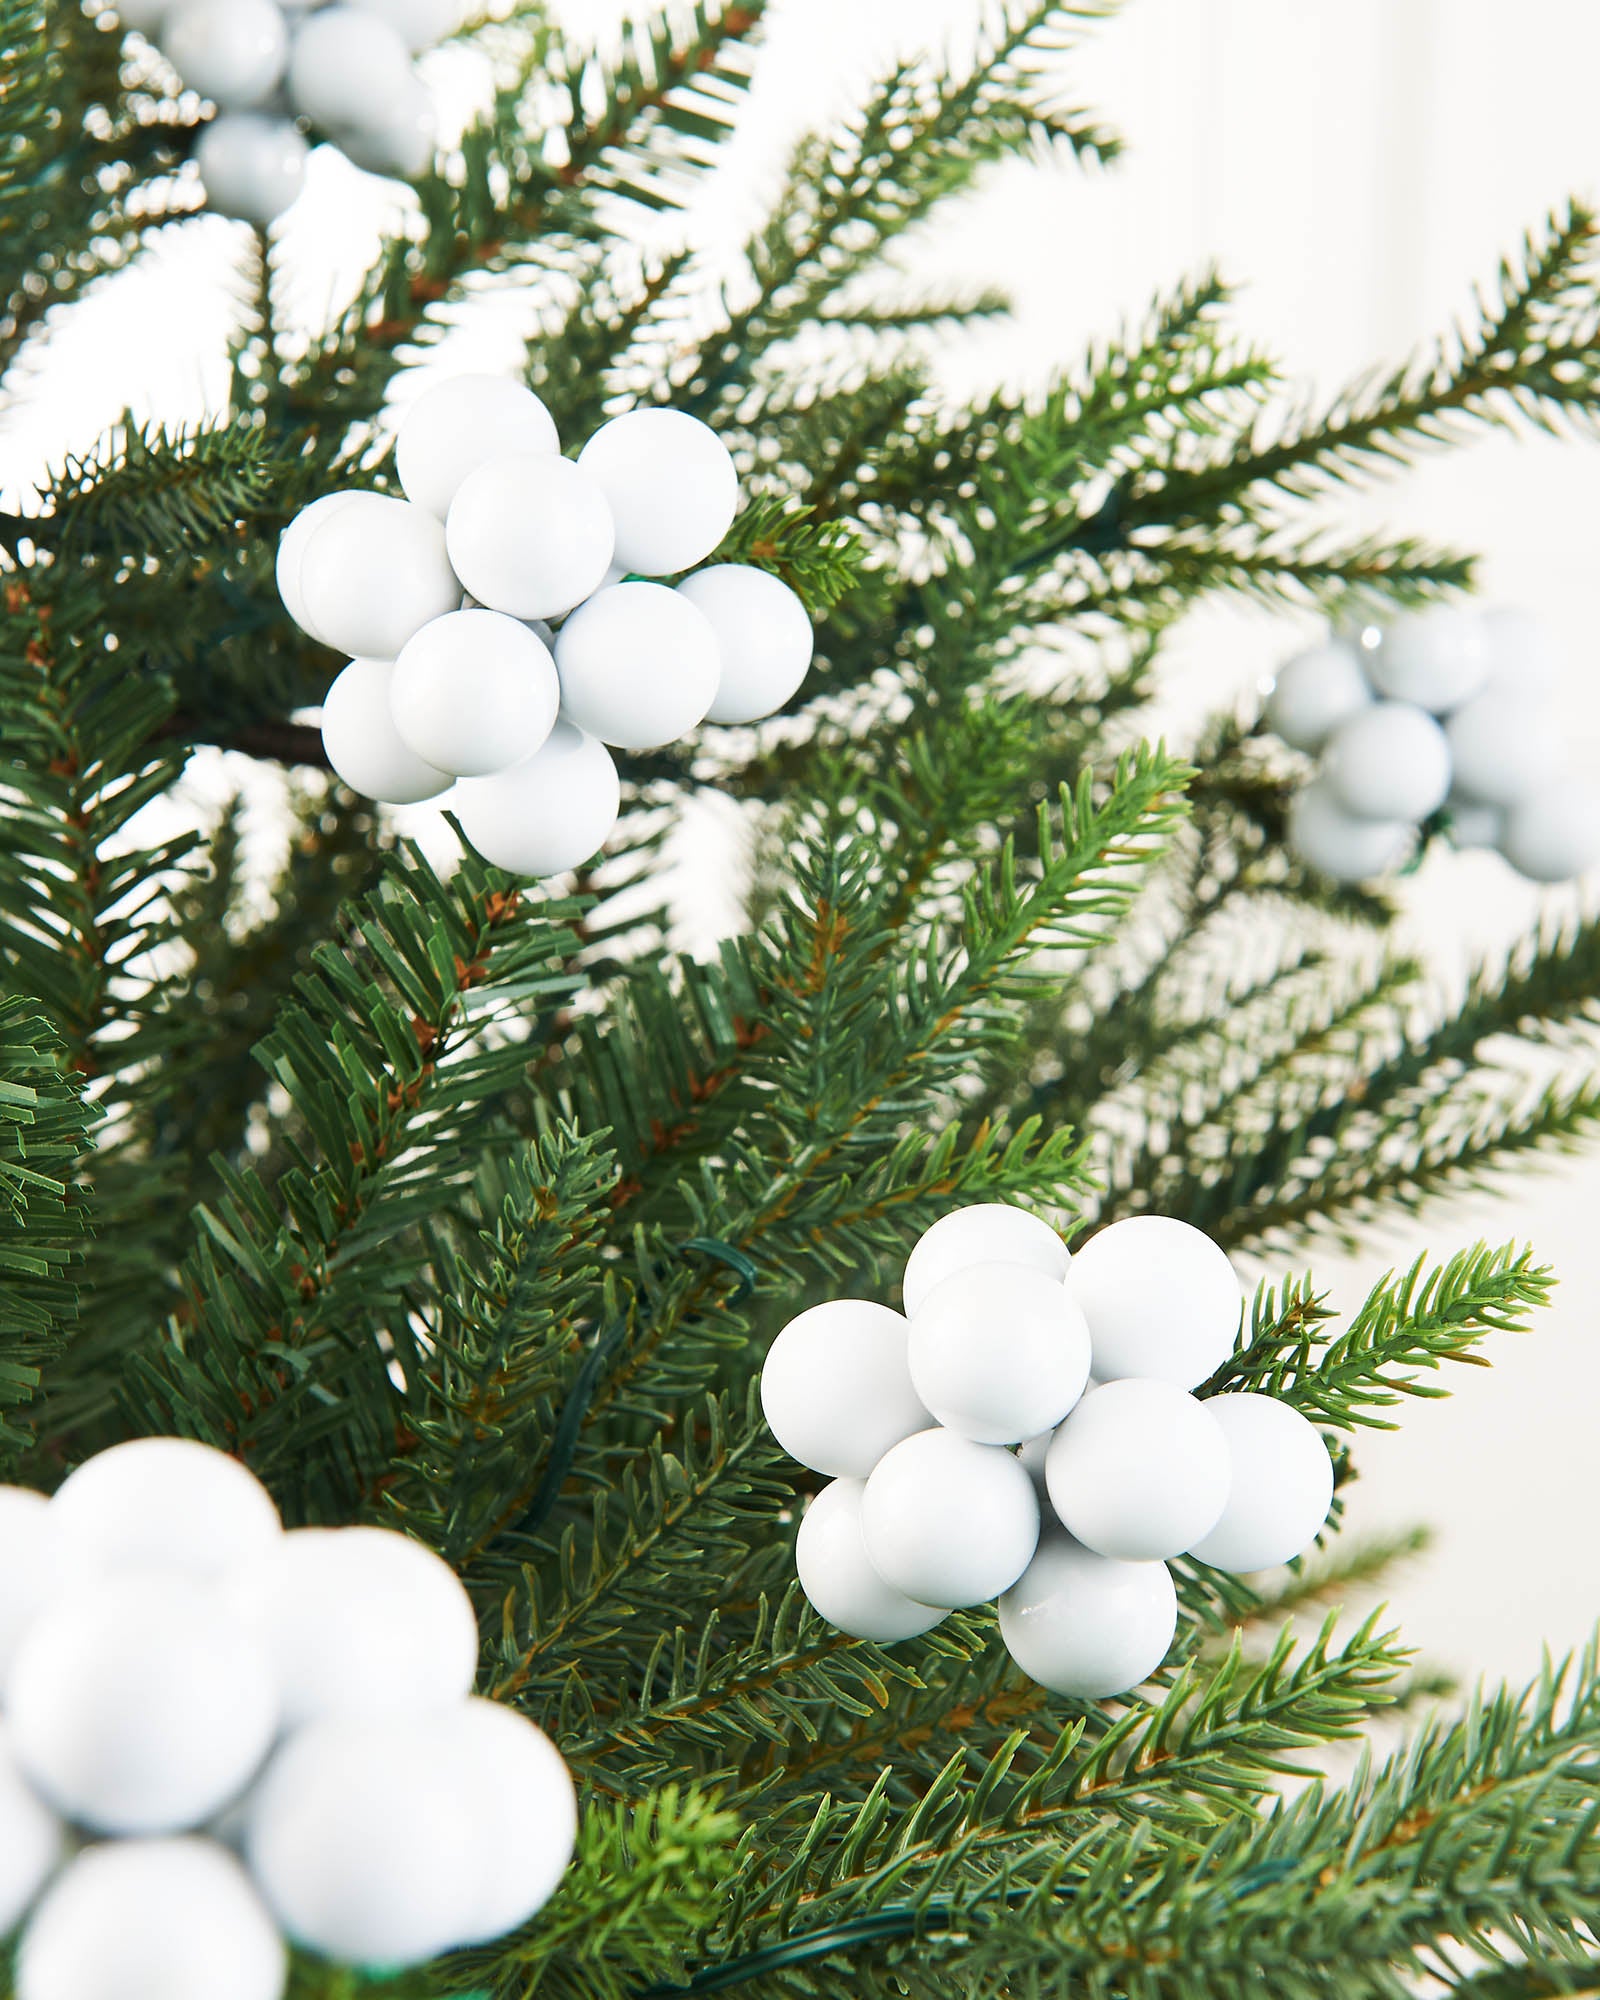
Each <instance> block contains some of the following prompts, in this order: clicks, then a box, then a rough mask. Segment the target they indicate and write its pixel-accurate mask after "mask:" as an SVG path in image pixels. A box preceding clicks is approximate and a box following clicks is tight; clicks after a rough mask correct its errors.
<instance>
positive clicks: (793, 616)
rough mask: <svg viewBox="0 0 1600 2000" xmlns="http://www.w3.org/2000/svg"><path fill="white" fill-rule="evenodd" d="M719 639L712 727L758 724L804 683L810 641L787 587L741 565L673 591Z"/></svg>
mask: <svg viewBox="0 0 1600 2000" xmlns="http://www.w3.org/2000/svg"><path fill="white" fill-rule="evenodd" d="M678 589H679V592H680V593H681V594H682V595H683V596H684V597H687V598H688V600H689V602H690V603H691V604H692V605H693V606H694V607H695V609H696V610H697V611H700V612H702V613H704V615H705V616H706V617H707V618H708V619H709V620H710V621H711V629H712V631H714V632H715V633H716V635H717V653H718V658H719V659H720V661H721V673H720V677H719V679H718V681H717V693H716V699H715V700H714V701H713V702H712V704H711V707H710V709H709V710H708V711H707V720H708V721H711V722H724V723H735V722H759V721H760V719H761V718H762V717H763V716H765V715H776V714H777V712H778V710H779V709H780V708H782V707H783V705H784V703H785V702H786V701H787V700H788V699H789V697H790V696H791V695H792V694H794V693H796V692H797V691H798V689H799V687H800V685H801V683H802V682H803V681H804V680H805V677H806V673H807V670H808V669H809V667H810V665H811V654H812V650H813V647H814V645H815V636H814V634H813V632H812V630H811V619H810V616H809V615H808V613H807V611H806V607H805V606H804V604H802V603H801V601H800V599H799V597H798V596H796V594H795V593H794V591H792V590H791V589H790V588H789V586H788V585H787V584H786V583H784V582H782V581H781V580H780V579H779V578H778V577H775V576H771V575H769V574H768V573H767V571H766V570H764V569H754V568H752V567H751V566H750V565H749V564H747V563H713V564H712V565H711V567H710V568H709V569H699V570H696V571H695V573H694V575H693V576H686V577H685V578H684V580H683V582H682V583H680V584H679V585H678Z"/></svg>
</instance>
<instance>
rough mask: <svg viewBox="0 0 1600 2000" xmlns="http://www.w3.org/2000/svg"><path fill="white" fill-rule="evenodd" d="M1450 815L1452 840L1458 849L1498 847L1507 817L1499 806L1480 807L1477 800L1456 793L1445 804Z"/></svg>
mask: <svg viewBox="0 0 1600 2000" xmlns="http://www.w3.org/2000/svg"><path fill="white" fill-rule="evenodd" d="M1444 805H1445V811H1446V812H1447V813H1449V815H1450V838H1451V840H1452V841H1453V842H1454V844H1455V845H1456V846H1457V847H1463V848H1465V847H1498V846H1499V845H1500V840H1501V837H1502V835H1503V834H1504V832H1505V824H1506V816H1505V814H1504V813H1503V812H1502V811H1501V810H1500V808H1499V807H1498V806H1480V805H1479V804H1478V802H1477V800H1476V799H1464V798H1458V797H1457V796H1456V795H1455V794H1454V793H1452V794H1451V795H1450V797H1449V798H1447V799H1446V800H1445V802H1444Z"/></svg>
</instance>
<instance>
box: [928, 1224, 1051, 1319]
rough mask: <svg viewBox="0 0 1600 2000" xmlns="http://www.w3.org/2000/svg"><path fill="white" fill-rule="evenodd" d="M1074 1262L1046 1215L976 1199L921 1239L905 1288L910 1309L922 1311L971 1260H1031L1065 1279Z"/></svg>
mask: <svg viewBox="0 0 1600 2000" xmlns="http://www.w3.org/2000/svg"><path fill="white" fill-rule="evenodd" d="M1070 1261H1071V1260H1070V1258H1069V1256H1068V1253H1067V1246H1066V1244H1065V1243H1063V1242H1062V1240H1061V1238H1060V1237H1059V1236H1058V1235H1057V1233H1056V1232H1055V1230H1053V1229H1052V1228H1051V1227H1050V1225H1049V1223H1048V1222H1046V1221H1045V1220H1044V1218H1043V1217H1042V1216H1038V1215H1032V1214H1030V1213H1029V1212H1028V1210H1027V1209H1025V1208H1013V1207H1012V1206H1011V1204H1010V1203H1009V1202H1003V1201H978V1202H972V1203H970V1204H969V1205H968V1206H967V1207H965V1208H953V1209H952V1210H951V1211H950V1213H949V1214H948V1215H942V1216H940V1218H939V1220H938V1221H937V1222H936V1223H934V1224H933V1226H932V1227H931V1228H929V1229H925V1230H924V1231H923V1232H922V1234H921V1235H920V1236H919V1237H918V1238H917V1241H916V1247H915V1248H914V1249H913V1250H912V1252H911V1255H910V1256H909V1257H908V1258H907V1259H906V1275H905V1280H904V1283H903V1285H902V1288H901V1289H902V1292H903V1295H904V1298H905V1305H906V1312H907V1314H908V1315H909V1314H911V1313H914V1312H916V1311H917V1309H918V1308H919V1307H920V1306H921V1305H922V1303H923V1301H924V1300H925V1299H926V1298H927V1296H928V1294H929V1293H930V1292H931V1291H932V1290H933V1288H934V1286H935V1285H938V1284H942V1283H943V1282H944V1280H945V1279H946V1278H948V1277H951V1276H953V1275H954V1273H955V1272H957V1271H960V1270H964V1269H965V1268H966V1267H967V1266H968V1265H969V1264H1028V1265H1031V1266H1032V1267H1033V1269H1034V1270H1037V1271H1043V1272H1044V1273H1045V1274H1046V1275H1047V1276H1048V1277H1052V1278H1058V1279H1059V1278H1065V1276H1066V1275H1067V1265H1068V1263H1069V1262H1070Z"/></svg>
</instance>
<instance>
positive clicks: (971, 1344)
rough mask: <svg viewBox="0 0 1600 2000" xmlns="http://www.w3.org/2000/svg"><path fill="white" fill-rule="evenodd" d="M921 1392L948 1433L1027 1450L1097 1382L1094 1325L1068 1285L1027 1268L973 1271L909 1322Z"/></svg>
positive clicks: (978, 1267)
mask: <svg viewBox="0 0 1600 2000" xmlns="http://www.w3.org/2000/svg"><path fill="white" fill-rule="evenodd" d="M907 1354H908V1358H909V1360H910V1364H911V1380H912V1382H913V1383H914V1384H915V1385H916V1391H917V1394H918V1395H919V1396H920V1397H921V1398H922V1400H923V1402H924V1403H926V1405H927V1406H928V1408H929V1409H930V1410H931V1411H932V1412H933V1415H934V1416H935V1418H937V1420H938V1421H939V1422H940V1423H941V1424H944V1425H945V1426H946V1427H947V1428H948V1429H950V1430H953V1431H958V1432H959V1433H960V1434H961V1436H962V1437H967V1438H972V1439H974V1440H975V1441H976V1442H977V1443H979V1444H1020V1443H1021V1442H1022V1440H1023V1439H1024V1438H1028V1437H1033V1436H1034V1435H1035V1434H1036V1433H1037V1432H1039V1431H1042V1430H1048V1429H1050V1428H1051V1427H1052V1426H1054V1425H1056V1424H1058V1423H1060V1421H1061V1419H1062V1418H1063V1417H1064V1416H1065V1415H1066V1414H1067V1412H1068V1411H1069V1410H1070V1409H1071V1408H1072V1406H1073V1405H1074V1404H1075V1403H1076V1402H1077V1400H1078V1398H1079V1397H1080V1396H1081V1395H1082V1394H1083V1390H1084V1384H1085V1383H1086V1382H1087V1381H1088V1379H1089V1324H1088V1321H1087V1320H1086V1319H1085V1318H1084V1316H1083V1311H1082V1308H1081V1307H1080V1306H1079V1305H1078V1302H1077V1300H1076V1299H1075V1298H1073V1296H1072V1294H1071V1292H1070V1291H1069V1290H1068V1288H1067V1286H1066V1285H1064V1284H1063V1283H1062V1281H1061V1280H1060V1279H1059V1278H1057V1277H1054V1276H1052V1274H1051V1273H1050V1272H1048V1271H1040V1270H1036V1269H1034V1268H1033V1267H1032V1266H1031V1265H1028V1264H969V1265H967V1266H966V1267H965V1268H964V1269H962V1270H959V1271H955V1272H952V1273H951V1275H950V1276H949V1277H948V1278H946V1279H944V1280H943V1282H942V1283H940V1284H938V1285H935V1286H934V1288H933V1290H932V1291H931V1292H930V1293H929V1294H928V1296H927V1298H925V1299H924V1300H923V1302H922V1304H921V1305H920V1306H919V1307H918V1308H917V1310H916V1312H915V1314H914V1315H913V1316H912V1320H911V1338H910V1342H909V1345H908V1348H907Z"/></svg>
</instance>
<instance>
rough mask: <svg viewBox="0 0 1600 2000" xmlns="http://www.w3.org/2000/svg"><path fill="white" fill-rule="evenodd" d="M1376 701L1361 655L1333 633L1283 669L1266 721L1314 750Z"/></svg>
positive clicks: (1299, 747) (1287, 740)
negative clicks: (1321, 643) (1373, 699)
mask: <svg viewBox="0 0 1600 2000" xmlns="http://www.w3.org/2000/svg"><path fill="white" fill-rule="evenodd" d="M1371 702H1372V689H1371V687H1370V685H1369V684H1368V681H1367V676H1366V672H1365V670H1364V668H1363V666H1362V664H1361V656H1360V655H1359V654H1358V653H1357V651H1356V649H1355V647H1354V646H1350V645H1347V644H1346V643H1345V642H1344V641H1343V640H1341V639H1330V640H1328V641H1326V642H1325V643H1324V644H1323V645H1320V646H1312V647H1310V648H1309V649H1308V650H1307V651H1306V652H1303V653H1296V654H1295V656H1294V658H1293V659H1292V660H1286V661H1285V662H1284V663H1283V665H1282V666H1281V667H1280V668H1279V669H1278V676H1277V679H1276V680H1275V681H1274V682H1273V684H1272V692H1271V693H1270V694H1269V695H1268V696H1267V709H1266V713H1267V721H1268V722H1269V723H1270V724H1271V726H1272V728H1273V729H1274V730H1275V731H1276V733H1277V734H1278V735H1279V736H1281V737H1282V738H1283V740H1284V742H1285V743H1287V744H1289V745H1290V746H1291V748H1293V749H1295V750H1305V751H1308V752H1310V753H1311V754H1313V755H1314V754H1315V753H1316V752H1317V751H1318V750H1320V749H1321V748H1322V746H1323V744H1324V743H1326V742H1327V740H1328V738H1329V737H1330V736H1331V735H1332V734H1333V732H1334V731H1335V730H1336V729H1337V728H1338V727H1339V725H1340V723H1342V722H1348V721H1349V720H1350V718H1351V716H1353V715H1359V714H1360V712H1361V711H1362V709H1364V708H1367V707H1369V706H1370V705H1371Z"/></svg>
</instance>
